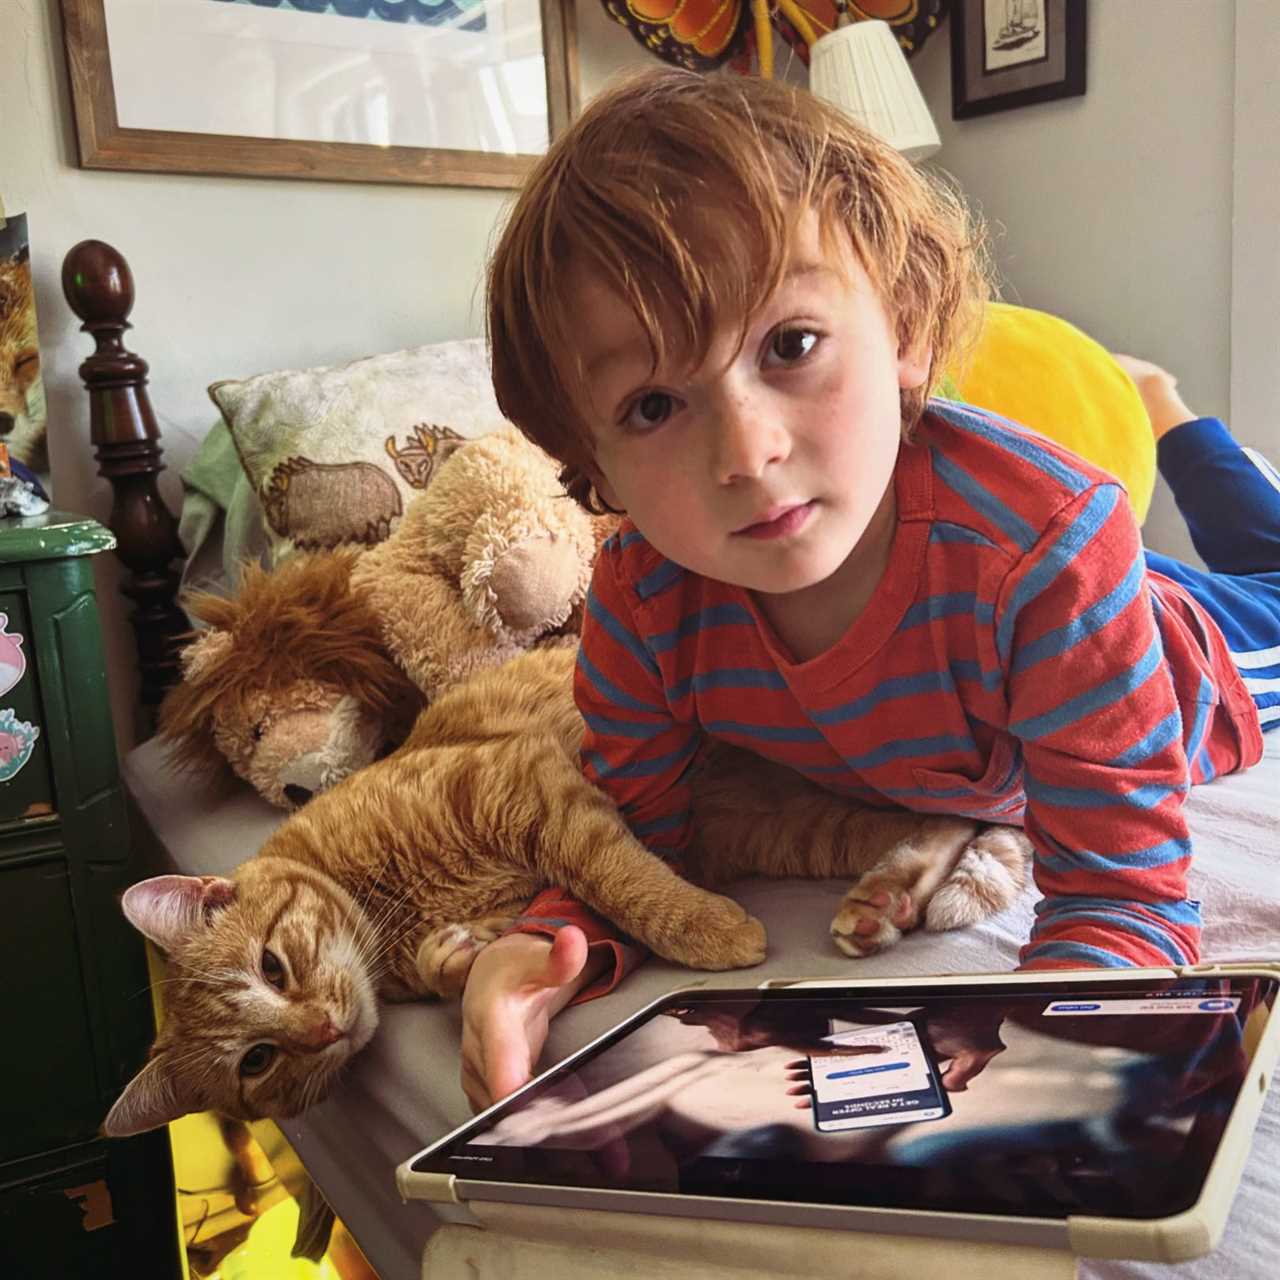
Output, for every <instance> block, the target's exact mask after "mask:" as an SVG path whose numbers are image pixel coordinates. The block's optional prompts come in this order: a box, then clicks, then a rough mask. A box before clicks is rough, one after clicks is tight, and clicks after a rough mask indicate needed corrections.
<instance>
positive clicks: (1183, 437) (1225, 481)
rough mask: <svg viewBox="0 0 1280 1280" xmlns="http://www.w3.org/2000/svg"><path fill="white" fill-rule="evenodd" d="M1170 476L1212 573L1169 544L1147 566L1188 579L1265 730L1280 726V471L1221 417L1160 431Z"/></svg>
mask: <svg viewBox="0 0 1280 1280" xmlns="http://www.w3.org/2000/svg"><path fill="white" fill-rule="evenodd" d="M1156 460H1157V462H1158V464H1159V467H1160V474H1161V475H1162V476H1164V478H1165V480H1166V481H1167V482H1168V484H1169V488H1170V489H1172V490H1173V497H1174V501H1175V502H1176V503H1177V504H1178V510H1179V511H1181V512H1182V515H1183V518H1184V519H1185V520H1186V522H1187V528H1188V529H1189V530H1190V532H1191V541H1192V542H1193V543H1194V544H1195V548H1196V551H1197V552H1198V553H1199V555H1200V557H1201V559H1203V560H1204V562H1205V564H1207V565H1208V566H1209V572H1208V573H1205V572H1204V571H1202V570H1200V569H1193V568H1191V567H1190V565H1185V564H1182V563H1180V562H1179V561H1177V560H1171V559H1169V557H1168V556H1162V555H1160V554H1159V552H1156V551H1148V552H1147V564H1148V565H1150V567H1151V568H1152V569H1155V570H1157V571H1158V572H1159V573H1163V574H1164V575H1165V576H1166V577H1168V578H1172V579H1173V580H1174V581H1175V582H1180V583H1181V584H1182V585H1183V586H1184V587H1185V588H1186V589H1187V590H1188V591H1189V592H1190V593H1191V595H1193V596H1194V597H1195V598H1196V599H1197V600H1198V601H1199V602H1200V603H1201V604H1202V605H1203V606H1204V607H1205V609H1206V611H1207V612H1208V613H1209V614H1210V616H1211V617H1212V618H1213V619H1214V621H1215V622H1217V624H1218V626H1219V627H1221V628H1222V633H1223V635H1225V636H1226V638H1227V646H1228V648H1229V649H1230V650H1231V656H1232V658H1234V659H1235V664H1236V667H1237V668H1238V669H1239V671H1240V674H1241V675H1242V676H1243V677H1244V682H1245V686H1246V687H1247V688H1248V690H1249V692H1250V693H1251V694H1252V695H1253V700H1254V702H1255V704H1256V705H1257V708H1258V718H1259V720H1260V721H1261V722H1262V728H1263V730H1264V731H1265V730H1268V729H1275V728H1280V473H1277V472H1276V469H1275V468H1274V467H1273V466H1272V465H1271V464H1270V463H1269V462H1267V460H1266V459H1265V458H1263V457H1262V456H1261V455H1259V454H1257V453H1255V452H1254V451H1253V450H1252V449H1242V448H1241V447H1240V446H1239V445H1238V444H1237V443H1236V442H1235V440H1234V439H1233V438H1232V436H1231V433H1230V432H1229V431H1228V430H1227V428H1226V427H1225V426H1223V425H1222V423H1221V422H1219V421H1218V420H1217V419H1216V418H1198V419H1197V420H1196V421H1195V422H1188V423H1184V424H1183V425H1182V426H1180V427H1176V428H1175V429H1174V430H1172V431H1170V432H1167V433H1166V434H1165V435H1164V436H1162V437H1161V438H1160V442H1159V445H1158V446H1157V451H1156Z"/></svg>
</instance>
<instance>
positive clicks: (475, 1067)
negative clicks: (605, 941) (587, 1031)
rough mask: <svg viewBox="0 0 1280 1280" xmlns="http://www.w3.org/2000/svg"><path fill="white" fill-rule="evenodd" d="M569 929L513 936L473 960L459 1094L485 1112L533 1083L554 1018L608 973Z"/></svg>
mask: <svg viewBox="0 0 1280 1280" xmlns="http://www.w3.org/2000/svg"><path fill="white" fill-rule="evenodd" d="M587 956H588V951H587V939H586V935H585V934H584V933H583V932H582V930H581V929H579V928H577V927H575V926H573V925H566V926H565V927H564V928H563V929H561V930H560V931H559V932H558V933H557V934H556V936H555V938H554V939H552V938H546V937H541V936H539V935H537V934H528V933H516V934H508V935H507V936H505V937H502V938H499V939H497V940H496V941H495V942H491V943H490V944H489V945H488V946H487V947H485V948H484V950H483V951H481V952H480V954H479V955H478V956H477V957H476V960H475V963H474V964H473V965H472V966H471V973H470V974H469V975H468V977H467V985H466V989H465V990H464V991H463V993H462V1090H463V1092H464V1093H465V1094H466V1095H467V1100H468V1101H469V1102H470V1103H471V1106H472V1108H473V1109H474V1110H476V1111H482V1110H483V1109H484V1108H485V1107H488V1106H491V1105H492V1104H493V1103H494V1102H497V1101H498V1099H500V1098H505V1097H506V1096H507V1094H509V1093H514V1092H515V1090H517V1089H518V1088H520V1086H521V1085H523V1084H527V1083H528V1081H529V1080H530V1079H532V1077H533V1071H534V1067H535V1066H536V1065H537V1061H538V1056H539V1055H540V1054H541V1052H542V1046H543V1044H544V1043H545V1042H546V1039H547V1029H548V1027H549V1025H550V1022H551V1019H552V1018H553V1017H555V1015H556V1014H557V1013H559V1012H560V1010H561V1009H563V1008H564V1007H565V1005H567V1004H568V1003H569V1001H570V1000H572V999H573V997H574V996H575V995H577V993H578V992H579V991H580V990H582V988H583V987H584V986H586V985H587V983H588V982H590V981H591V980H592V979H593V978H595V977H596V976H597V974H598V973H599V971H600V969H601V968H602V967H603V964H604V961H605V956H603V955H601V957H600V959H599V961H597V962H595V963H593V964H591V965H588V963H587Z"/></svg>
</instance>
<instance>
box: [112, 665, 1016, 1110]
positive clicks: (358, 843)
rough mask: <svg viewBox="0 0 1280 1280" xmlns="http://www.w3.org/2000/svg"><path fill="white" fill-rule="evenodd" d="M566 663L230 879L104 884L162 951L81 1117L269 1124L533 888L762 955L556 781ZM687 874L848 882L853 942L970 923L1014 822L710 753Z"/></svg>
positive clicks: (422, 743)
mask: <svg viewBox="0 0 1280 1280" xmlns="http://www.w3.org/2000/svg"><path fill="white" fill-rule="evenodd" d="M573 663H574V654H573V652H572V651H569V650H563V649H561V650H554V649H552V650H539V651H535V652H533V653H530V654H527V655H525V656H523V657H521V658H517V659H515V660H513V661H511V662H509V663H507V664H506V665H504V666H502V667H500V668H497V669H496V670H492V671H488V672H485V673H483V674H480V675H477V676H476V677H474V678H472V679H471V680H469V681H467V682H466V683H464V684H462V685H459V686H457V687H455V688H453V689H451V690H450V691H449V692H448V693H446V694H444V695H442V696H441V697H440V698H439V699H437V701H436V702H435V703H434V704H433V705H432V706H431V707H429V708H428V709H427V710H426V711H424V712H423V713H422V715H421V716H420V717H419V719H418V721H417V723H416V724H415V726H414V729H413V732H412V733H411V734H410V736H409V738H408V739H407V741H406V742H405V743H404V745H403V746H402V747H400V749H399V750H397V751H396V752H395V753H394V754H392V755H390V756H388V757H387V758H386V759H385V760H382V761H380V762H378V763H376V764H372V765H370V766H368V767H367V768H365V769H363V770H361V771H360V772H358V773H356V774H353V775H352V776H351V777H349V778H347V779H346V780H345V781H344V782H342V783H340V784H339V785H338V786H336V787H335V788H333V790H331V791H328V792H326V793H324V794H322V795H320V796H318V797H317V798H316V799H314V800H313V801H311V803H310V804H308V805H307V806H306V807H305V808H304V809H302V810H300V811H299V812H298V813H296V814H294V815H293V816H292V817H290V818H289V819H288V820H286V821H285V822H284V823H283V824H282V825H281V826H280V827H279V828H278V829H277V830H276V831H275V833H274V834H273V835H272V836H271V838H270V839H269V840H268V841H267V842H266V844H264V845H263V847H262V848H261V850H259V852H258V853H257V855H256V856H254V857H252V858H250V859H249V861H247V862H245V863H244V864H243V865H242V866H241V867H239V869H238V870H237V871H236V873H235V876H234V878H233V879H230V880H227V879H220V878H216V877H196V876H160V877H157V878H155V879H152V880H146V881H143V882H141V883H140V884H137V885H134V886H133V887H132V888H131V889H129V890H128V892H127V893H126V894H125V895H124V909H125V913H126V915H127V916H128V917H129V919H130V920H131V921H132V922H133V923H134V925H135V926H137V928H138V929H140V930H141V931H142V932H143V933H144V934H145V935H146V936H147V937H149V938H150V939H151V940H152V941H153V942H155V943H156V944H157V945H158V946H159V947H160V948H161V949H162V950H164V951H165V952H166V953H167V954H168V957H169V975H170V977H169V982H168V983H167V985H166V989H165V990H166V996H165V999H166V1016H165V1020H164V1026H163V1029H162V1030H161V1032H160V1035H159V1037H158V1038H157V1040H156V1043H155V1045H154V1047H153V1048H152V1051H151V1056H150V1058H149V1060H148V1062H147V1064H146V1066H145V1067H144V1068H143V1069H142V1071H141V1072H139V1074H138V1075H137V1076H136V1077H135V1078H134V1079H133V1080H132V1081H131V1082H130V1084H129V1085H128V1086H127V1088H126V1089H125V1092H124V1093H123V1094H122V1096H121V1097H120V1099H119V1100H118V1101H117V1103H116V1104H115V1106H114V1107H113V1108H112V1109H111V1113H110V1114H109V1115H108V1117H107V1119H106V1122H105V1125H104V1129H105V1131H106V1132H107V1133H108V1134H112V1135H125V1134H130V1133H136V1132H138V1131H140V1130H143V1129H147V1128H153V1127H155V1126H157V1125H160V1124H164V1123H166V1122H167V1121H169V1120H172V1119H174V1118H176V1117H177V1116H179V1115H182V1114H185V1113H186V1112H188V1111H195V1110H205V1109H212V1110H216V1111H220V1112H222V1113H224V1114H226V1115H232V1116H239V1117H242V1118H246V1119H252V1118H257V1117H260V1116H288V1115H294V1114H297V1113H298V1112H300V1111H302V1110H304V1109H305V1108H306V1107H307V1106H309V1105H310V1104H311V1103H313V1102H315V1101H317V1100H318V1099H319V1098H320V1097H322V1096H323V1095H324V1093H325V1092H326V1090H327V1089H328V1087H329V1085H330V1084H331V1083H332V1081H333V1079H334V1078H335V1076H336V1074H337V1073H338V1071H340V1070H341V1068H342V1067H343V1066H344V1064H345V1063H346V1062H347V1061H348V1060H349V1059H350V1058H351V1056H352V1055H353V1054H354V1053H356V1052H358V1051H359V1050H360V1049H361V1048H363V1047H364V1045H365V1044H367V1043H368V1041H369V1039H370V1037H371V1036H372V1035H373V1032H374V1028H375V1027H376V1025H377V1020H378V1014H377V999H378V998H383V999H388V1000H405V999H413V998H416V997H421V996H424V995H431V994H434V995H441V996H451V995H456V994H458V993H459V992H460V990H461V987H462V983H463V982H464V981H465V979H466V974H467V972H468V970H469V968H470V963H471V960H472V959H473V958H474V953H475V951H476V949H477V948H478V947H480V946H482V945H483V944H484V943H485V942H487V941H489V940H491V939H492V938H494V937H496V936H497V935H498V934H499V933H500V932H501V931H502V930H503V929H504V928H505V927H506V926H507V925H508V924H509V923H510V922H511V919H512V918H513V917H514V916H515V915H517V914H518V913H519V912H520V910H521V909H522V908H523V906H524V905H525V904H526V903H528V901H529V900H530V899H531V898H532V897H533V896H534V895H535V894H536V893H537V892H538V890H540V889H542V888H544V887H545V886H547V885H549V884H556V885H561V886H564V887H565V888H567V889H569V890H570V891H571V892H573V893H574V894H575V895H576V896H577V897H578V898H579V899H581V900H582V901H583V902H585V903H586V904H587V905H589V906H591V907H592V908H594V909H595V910H597V911H598V912H600V914H602V915H604V916H606V917H608V918H609V919H611V920H613V921H614V922H615V923H617V924H618V925H619V926H620V927H621V928H623V929H624V930H626V931H627V932H628V933H630V934H631V935H632V936H633V937H634V938H636V939H637V940H639V941H640V942H643V943H644V944H645V945H646V946H648V947H649V948H650V949H652V950H653V951H655V952H657V953H658V954H659V955H661V956H664V957H666V958H667V959H669V960H674V961H678V962H679V963H681V964H686V965H690V966H692V967H694V968H700V969H730V968H738V967H740V966H744V965H753V964H757V963H759V962H760V961H761V960H763V959H764V954H765V934H764V929H763V927H762V926H761V924H760V922H759V921H758V920H755V919H753V918H752V917H751V916H749V915H747V913H746V912H745V911H744V910H743V909H742V908H741V907H740V906H739V905H738V904H737V903H735V902H733V901H732V900H731V899H729V898H725V897H721V896H720V895H718V894H714V893H710V892H708V891H707V890H705V889H702V888H699V887H697V886H696V885H695V884H693V883H690V881H688V880H685V879H682V878H681V877H680V876H679V875H677V874H676V872H675V871H673V870H672V869H671V868H670V867H669V866H668V865H667V864H666V863H664V862H663V861H662V860H661V859H659V858H657V857H655V856H654V855H653V854H651V853H649V852H648V851H647V850H646V849H645V848H644V847H643V846H642V845H641V844H640V843H639V842H638V841H636V839H635V838H634V837H633V836H632V835H631V834H630V832H629V831H628V829H627V827H626V824H625V823H624V822H623V820H622V818H621V817H620V816H619V814H618V812H617V810H616V809H615V808H614V807H613V805H612V804H611V803H610V802H609V801H608V800H607V799H606V798H605V797H604V796H603V795H602V794H601V793H600V792H598V791H597V790H596V789H595V788H594V787H592V786H591V785H590V784H589V783H588V782H587V781H586V780H585V779H584V778H583V776H582V774H581V773H580V772H579V768H578V758H577V752H578V744H579V742H580V740H581V736H582V722H581V720H580V718H579V717H578V713H577V709H576V708H575V706H574V703H573V696H572V684H571V680H572V669H573ZM694 815H695V816H694V822H695V829H696V830H697V832H698V837H697V845H698V847H697V849H695V850H694V851H693V853H692V854H691V856H690V866H689V868H688V869H689V870H690V871H691V873H692V874H693V876H694V877H695V878H696V879H698V880H702V881H706V882H714V881H717V880H725V879H728V878H731V877H736V876H742V875H748V874H756V875H776V876H786V875H807V876H830V875H837V874H843V875H849V874H854V873H863V874H862V875H861V878H860V879H859V880H858V882H857V883H856V884H855V885H854V887H853V889H851V890H850V892H849V895H848V896H847V897H846V899H845V902H844V904H843V906H842V908H841V911H840V913H839V914H838V915H837V916H836V919H835V921H834V922H833V923H832V926H831V927H832V933H833V936H834V937H835V938H836V941H837V944H838V945H840V946H841V947H842V949H844V950H846V951H847V952H848V953H849V954H851V955H862V954H867V953H868V952H870V951H873V950H875V949H877V948H878V947H881V946H885V945H887V944H889V943H890V942H892V941H894V940H895V939H896V938H897V937H898V936H899V932H900V931H901V930H902V929H906V928H911V927H914V925H915V924H916V923H917V922H918V921H919V919H920V917H921V914H922V913H924V918H925V922H926V925H927V926H928V927H931V928H951V927H954V926H956V925H958V924H963V923H969V922H971V921H973V920H976V919H978V918H979V917H980V916H982V915H985V914H988V913H989V912H990V911H992V910H997V909H999V908H1001V907H1003V906H1004V905H1006V904H1007V903H1008V901H1010V900H1011V899H1012V897H1013V895H1014V894H1015V893H1016V891H1017V890H1018V889H1019V888H1021V886H1022V883H1023V878H1024V875H1025V866H1026V848H1027V846H1026V845H1025V841H1024V838H1023V837H1022V836H1021V834H1020V833H1016V832H1013V831H1012V830H1011V829H1009V828H1004V827H993V828H988V829H986V830H985V831H982V832H981V833H979V831H978V828H977V826H976V824H974V823H971V822H968V821H964V820H960V819H951V818H922V817H920V816H918V815H913V814H908V813H905V812H900V811H899V812H881V811H872V810H866V809H858V808H854V807H852V806H850V805H849V804H847V803H846V802H844V801H841V800H839V799H837V798H836V797H833V796H831V795H828V794H827V793H825V792H823V791H821V790H819V789H818V788H816V787H814V786H812V785H811V784H810V783H808V782H805V781H804V780H803V779H801V778H799V777H798V776H797V775H795V774H792V773H790V772H789V771H786V770H782V769H780V768H779V767H777V766H774V765H770V764H767V763H766V762H765V761H762V760H758V759H756V758H755V757H753V756H749V755H746V754H744V753H741V752H738V751H735V750H731V749H728V748H717V749H716V750H714V751H711V752H708V753H707V758H706V760H705V761H704V763H703V765H702V767H701V768H700V770H699V771H698V773H697V776H696V782H695V787H694Z"/></svg>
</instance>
